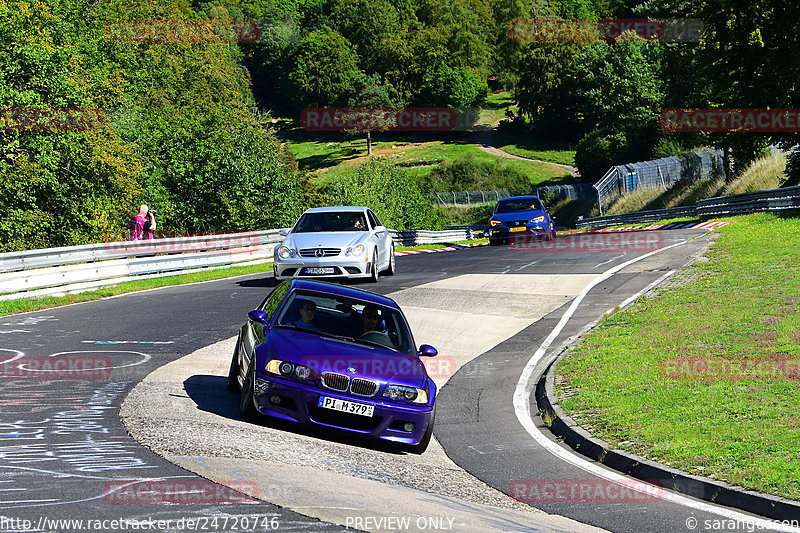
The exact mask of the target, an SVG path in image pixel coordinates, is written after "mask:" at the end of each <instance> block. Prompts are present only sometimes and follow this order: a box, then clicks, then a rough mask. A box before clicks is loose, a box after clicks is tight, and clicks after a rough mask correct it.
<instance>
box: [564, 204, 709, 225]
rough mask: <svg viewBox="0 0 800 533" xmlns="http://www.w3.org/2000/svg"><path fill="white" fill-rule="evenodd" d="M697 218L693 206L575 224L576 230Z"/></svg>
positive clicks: (629, 214) (609, 216)
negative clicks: (679, 218) (680, 218)
mask: <svg viewBox="0 0 800 533" xmlns="http://www.w3.org/2000/svg"><path fill="white" fill-rule="evenodd" d="M693 216H697V209H696V208H695V206H693V205H690V206H688V207H674V208H671V209H654V210H652V211H638V212H636V213H625V214H622V215H608V216H604V217H595V218H584V219H583V220H579V221H577V222H576V223H575V225H576V227H577V228H578V229H583V228H604V227H606V226H616V225H619V224H635V223H637V222H657V221H659V220H668V219H670V218H678V217H693Z"/></svg>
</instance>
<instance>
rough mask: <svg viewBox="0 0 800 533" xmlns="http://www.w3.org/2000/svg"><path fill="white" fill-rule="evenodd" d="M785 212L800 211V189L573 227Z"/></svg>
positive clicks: (723, 198) (727, 198) (602, 219)
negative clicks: (789, 210) (790, 210)
mask: <svg viewBox="0 0 800 533" xmlns="http://www.w3.org/2000/svg"><path fill="white" fill-rule="evenodd" d="M786 209H800V186H797V187H786V188H784V189H770V190H768V191H758V192H751V193H745V194H734V195H732V196H718V197H715V198H707V199H705V200H700V201H699V202H697V203H696V204H695V205H693V206H687V207H674V208H671V209H657V210H652V211H638V212H636V213H625V214H623V215H610V216H604V217H595V218H585V219H583V220H579V221H578V222H577V224H576V226H577V227H578V228H579V229H584V228H604V227H607V226H616V225H618V224H635V223H637V222H655V221H658V220H667V219H670V218H678V217H700V218H712V217H722V216H734V215H746V214H749V213H760V212H764V211H783V210H786Z"/></svg>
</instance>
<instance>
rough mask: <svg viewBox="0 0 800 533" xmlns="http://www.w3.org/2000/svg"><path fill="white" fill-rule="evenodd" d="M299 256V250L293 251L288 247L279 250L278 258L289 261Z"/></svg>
mask: <svg viewBox="0 0 800 533" xmlns="http://www.w3.org/2000/svg"><path fill="white" fill-rule="evenodd" d="M296 255H297V250H293V249H292V248H288V247H286V246H281V247H280V248H278V257H280V258H281V259H289V258H290V257H294V256H296Z"/></svg>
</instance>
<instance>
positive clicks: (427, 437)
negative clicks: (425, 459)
mask: <svg viewBox="0 0 800 533" xmlns="http://www.w3.org/2000/svg"><path fill="white" fill-rule="evenodd" d="M435 419H436V406H434V407H433V412H432V413H431V421H430V422H428V428H427V429H426V430H425V434H424V435H423V436H422V440H420V441H419V444H414V445H412V446H409V447H408V451H410V452H411V453H415V454H417V455H422V454H423V453H424V452H425V450H427V449H428V444H430V443H431V437H432V436H433V422H434V420H435Z"/></svg>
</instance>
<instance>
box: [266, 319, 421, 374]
mask: <svg viewBox="0 0 800 533" xmlns="http://www.w3.org/2000/svg"><path fill="white" fill-rule="evenodd" d="M270 340H271V344H272V349H273V353H274V355H275V357H276V358H278V359H280V360H282V361H289V362H292V363H296V364H302V365H305V366H307V367H309V368H311V369H312V370H314V371H315V372H316V373H317V374H318V375H319V374H321V373H322V372H337V373H341V374H346V375H348V376H350V377H351V378H353V377H360V378H365V379H372V380H375V381H380V382H382V383H387V382H391V383H392V384H395V385H405V386H408V387H416V388H419V389H422V388H424V386H425V383H426V381H427V379H428V375H427V373H426V372H425V366H424V365H423V364H422V362H421V361H420V360H419V358H418V357H416V356H414V355H408V354H403V353H400V352H395V351H392V350H387V349H384V348H379V347H373V346H367V345H364V344H359V343H355V342H350V341H345V340H339V339H335V338H332V337H325V336H322V335H317V334H314V333H307V332H304V331H297V330H292V329H283V328H273V329H272V331H271V332H270ZM353 369H355V372H353V371H352V370H353Z"/></svg>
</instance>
